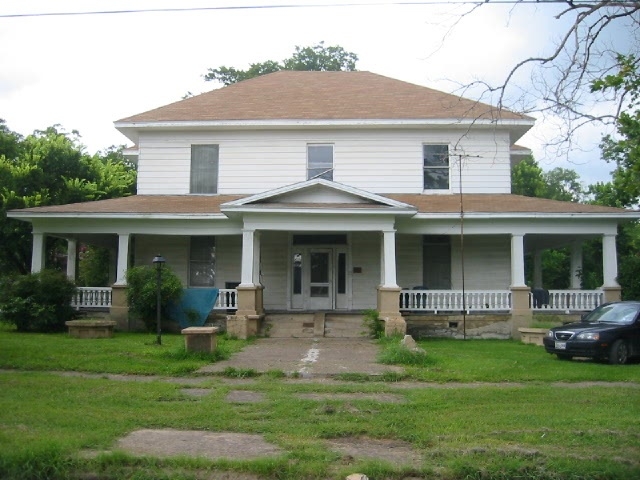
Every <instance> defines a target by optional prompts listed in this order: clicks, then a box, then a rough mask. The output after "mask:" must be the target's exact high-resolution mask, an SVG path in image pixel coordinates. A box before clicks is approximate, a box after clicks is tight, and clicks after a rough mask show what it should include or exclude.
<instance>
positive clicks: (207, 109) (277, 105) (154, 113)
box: [116, 70, 533, 125]
mask: <svg viewBox="0 0 640 480" xmlns="http://www.w3.org/2000/svg"><path fill="white" fill-rule="evenodd" d="M354 119H363V120H367V119H368V120H374V119H375V120H378V119H386V120H409V119H411V120H435V119H439V120H442V119H449V120H451V119H469V120H478V119H483V120H496V119H500V120H524V121H533V118H531V117H527V116H525V115H520V114H517V113H514V112H511V111H509V110H506V109H501V110H498V109H497V108H495V107H493V106H491V105H487V104H485V103H481V102H476V101H473V100H469V99H466V98H462V97H458V96H456V95H451V94H448V93H444V92H440V91H438V90H433V89H431V88H427V87H423V86H419V85H415V84H412V83H408V82H403V81H400V80H396V79H393V78H389V77H385V76H382V75H378V74H375V73H371V72H298V71H286V70H283V71H280V72H276V73H271V74H268V75H263V76H260V77H256V78H253V79H250V80H245V81H243V82H239V83H236V84H233V85H230V86H227V87H222V88H219V89H216V90H212V91H210V92H207V93H203V94H201V95H197V96H195V97H191V98H187V99H185V100H181V101H179V102H175V103H172V104H170V105H166V106H163V107H159V108H156V109H153V110H149V111H147V112H144V113H140V114H137V115H132V116H130V117H126V118H122V119H120V120H118V121H116V125H118V124H130V123H147V122H207V121H209V122H215V121H236V120H237V121H242V120H244V121H248V120H253V121H268V120H354Z"/></svg>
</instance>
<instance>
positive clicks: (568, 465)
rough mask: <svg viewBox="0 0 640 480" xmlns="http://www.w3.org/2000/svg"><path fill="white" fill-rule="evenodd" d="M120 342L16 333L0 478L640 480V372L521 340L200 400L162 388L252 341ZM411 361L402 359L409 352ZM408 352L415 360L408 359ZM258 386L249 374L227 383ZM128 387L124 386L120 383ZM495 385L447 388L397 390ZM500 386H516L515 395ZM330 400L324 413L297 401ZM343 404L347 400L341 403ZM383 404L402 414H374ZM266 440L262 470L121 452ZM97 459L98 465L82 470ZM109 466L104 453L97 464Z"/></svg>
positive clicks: (9, 350)
mask: <svg viewBox="0 0 640 480" xmlns="http://www.w3.org/2000/svg"><path fill="white" fill-rule="evenodd" d="M153 341H154V336H153V335H151V334H149V335H140V334H120V333H118V334H116V336H115V337H114V338H113V339H96V340H83V339H71V338H70V337H68V336H67V335H65V334H47V335H40V334H18V333H16V332H15V331H13V330H11V329H8V328H6V327H5V328H0V367H1V368H5V369H7V368H10V369H11V370H4V371H0V385H1V387H0V445H2V449H0V478H2V479H3V480H4V479H7V480H18V479H20V480H23V479H44V478H46V479H48V480H58V479H60V480H62V479H74V478H75V479H79V478H100V479H103V478H104V479H110V480H119V479H129V478H135V479H167V480H177V479H180V480H186V479H192V480H195V479H204V478H216V476H218V472H226V474H227V476H229V478H233V476H234V475H238V476H239V475H241V474H244V475H256V476H257V477H259V478H261V479H263V480H271V479H273V480H275V479H278V480H294V479H295V480H300V479H302V480H307V479H308V480H328V479H334V478H335V479H338V478H345V477H346V475H347V474H349V473H353V472H354V471H360V472H362V473H365V474H366V475H368V476H369V478H372V479H374V478H376V479H378V478H381V479H382V478H384V479H388V480H396V479H397V480H400V479H403V478H411V477H415V478H430V479H434V480H462V479H465V480H467V479H505V480H506V479H512V478H526V479H530V480H559V479H564V478H573V479H576V480H577V479H587V480H588V479H593V480H618V479H621V480H631V479H635V478H640V460H639V459H640V446H639V444H638V439H639V438H640V424H639V423H638V420H637V419H638V418H640V402H639V401H638V399H639V398H640V389H639V388H638V383H640V364H638V363H636V364H632V365H626V366H621V367H612V366H610V365H606V364H600V363H597V362H582V361H572V362H562V361H558V360H557V359H556V358H555V356H552V355H548V354H546V353H545V352H544V350H543V349H542V348H540V347H536V346H533V345H523V344H521V343H520V342H515V341H497V340H495V341H494V340H467V341H459V340H424V341H420V342H418V345H419V346H420V347H421V348H423V349H424V350H425V351H426V355H422V354H420V355H418V356H416V355H415V354H412V353H411V352H409V354H410V355H409V356H407V352H405V351H402V350H400V349H399V339H393V340H390V339H383V340H381V341H380V345H381V350H382V355H387V357H388V358H389V359H390V360H389V361H391V362H393V363H399V364H401V365H403V366H404V370H405V373H393V372H387V373H385V374H383V375H379V376H370V375H359V374H354V373H345V374H343V375H341V376H340V379H342V380H346V381H348V383H347V382H344V383H340V382H326V383H322V382H318V383H316V382H293V381H290V380H289V379H288V378H284V373H283V372H281V371H272V372H267V373H265V374H262V375H260V376H259V377H257V378H258V380H256V381H252V382H249V383H248V384H247V385H245V384H244V383H241V384H240V385H237V384H234V385H233V386H231V385H230V384H231V383H236V382H228V381H226V380H225V379H224V378H221V377H220V376H211V377H209V378H208V379H207V380H206V388H207V389H208V390H209V393H207V395H205V396H201V397H194V396H190V395H188V394H187V393H186V392H185V391H183V389H184V387H185V385H188V383H187V382H186V381H185V382H184V384H181V383H175V382H168V381H167V382H165V381H161V379H162V376H163V375H169V374H170V375H176V374H185V375H187V374H189V373H191V372H193V371H194V370H195V369H196V368H199V366H201V365H204V364H207V363H210V362H211V361H214V360H215V359H221V358H226V357H225V356H227V355H231V354H232V352H234V351H237V350H239V349H240V348H242V347H243V346H244V345H246V344H247V342H244V341H240V340H233V339H228V338H225V337H222V338H220V342H219V346H220V348H219V353H218V355H220V356H221V357H220V358H212V356H211V355H202V354H194V353H187V352H186V351H184V339H183V338H182V336H181V335H170V334H168V335H163V345H162V346H158V345H155V344H154V343H153ZM403 348H404V347H403ZM404 350H406V349H404ZM51 370H79V371H85V372H104V373H130V374H134V373H145V374H155V375H158V377H157V378H153V379H152V381H145V382H139V381H131V380H130V381H122V379H120V380H118V381H116V380H110V379H109V378H107V377H106V375H105V376H104V377H103V378H100V377H96V376H91V377H90V378H87V377H81V376H69V375H58V374H52V373H51V372H50V371H51ZM224 375H226V376H229V377H232V378H252V377H254V376H256V375H257V372H256V371H255V370H252V369H227V370H226V371H225V372H224ZM125 378H126V377H125ZM406 378H410V379H413V380H416V379H417V380H427V381H429V382H442V383H444V382H451V381H454V382H462V383H470V382H501V383H500V384H499V385H492V384H491V383H484V384H483V383H481V384H480V385H464V384H463V385H456V384H450V385H447V386H446V388H438V386H437V385H435V386H434V385H430V386H427V385H424V384H411V383H404V384H402V385H395V384H394V382H398V381H399V380H403V379H406ZM594 380H600V381H618V382H627V383H628V385H627V386H625V385H624V384H623V385H622V386H619V385H618V386H615V388H613V387H604V386H600V387H599V386H590V387H589V388H583V387H579V386H571V387H560V386H558V385H556V384H555V382H558V381H562V382H567V381H569V382H577V381H594ZM504 382H513V383H512V384H508V383H504ZM236 389H247V390H250V391H254V392H257V393H260V394H261V397H262V398H263V400H262V401H260V402H258V403H230V402H229V401H227V395H228V394H229V392H230V391H232V390H236ZM303 393H307V394H308V393H320V394H323V395H321V396H317V395H316V396H315V397H317V398H318V399H313V398H309V396H306V397H304V396H301V394H303ZM342 394H349V395H342ZM382 395H386V396H387V397H388V396H391V397H393V398H397V399H398V400H399V401H395V402H385V401H381V400H380V401H378V400H377V396H380V399H381V398H382ZM148 428H153V429H159V428H166V429H178V430H203V431H211V432H240V433H251V434H261V435H263V436H264V437H265V439H266V440H267V441H269V442H271V443H273V444H276V445H278V446H279V447H280V448H282V449H283V450H284V451H285V453H284V454H283V455H280V456H278V457H273V458H261V459H258V460H234V459H226V460H216V461H209V460H205V459H190V458H186V457H176V458H153V457H144V458H138V457H133V456H130V455H127V454H125V453H123V452H118V451H114V450H113V449H114V446H115V444H116V442H117V440H118V439H119V438H121V437H123V436H125V435H126V434H128V433H130V432H132V431H134V430H138V429H148ZM336 438H346V439H349V441H351V443H352V444H353V445H354V446H357V445H359V444H362V443H366V440H367V439H374V440H377V441H389V442H404V443H406V444H408V445H410V446H411V448H412V449H413V451H415V452H418V458H419V459H420V461H419V464H418V465H404V464H391V463H388V462H384V461H382V460H380V459H379V458H373V459H372V458H366V457H362V456H358V455H351V454H341V453H339V452H336V451H333V450H331V448H329V446H328V445H327V443H326V441H327V440H329V439H336ZM87 450H89V451H92V452H98V454H97V456H95V455H94V456H91V457H89V456H87V455H86V454H85V452H86V451H87ZM99 452H102V453H99Z"/></svg>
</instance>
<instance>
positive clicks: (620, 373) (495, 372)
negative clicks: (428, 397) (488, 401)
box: [380, 339, 640, 382]
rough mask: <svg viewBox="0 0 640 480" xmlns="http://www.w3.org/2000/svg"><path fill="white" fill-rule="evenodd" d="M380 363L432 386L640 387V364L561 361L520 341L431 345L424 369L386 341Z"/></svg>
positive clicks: (425, 345) (426, 342) (433, 341)
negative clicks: (577, 384) (584, 384)
mask: <svg viewBox="0 0 640 480" xmlns="http://www.w3.org/2000/svg"><path fill="white" fill-rule="evenodd" d="M380 342H381V346H382V352H381V354H380V360H383V359H389V361H392V362H395V361H397V362H398V363H396V364H398V365H403V366H405V374H406V375H407V376H408V377H409V378H411V379H413V380H419V381H427V382H590V381H601V382H640V363H639V362H635V363H632V364H629V365H624V366H622V367H621V368H616V367H613V368H612V366H611V365H608V364H606V363H600V362H597V361H592V360H584V361H582V360H573V361H571V362H566V361H560V360H558V359H557V358H556V356H555V355H549V354H548V353H546V352H545V350H544V348H542V347H539V346H536V345H525V344H522V343H521V342H518V341H515V340H452V339H426V340H420V341H418V342H417V343H418V346H419V347H421V348H422V349H423V350H425V352H426V358H425V359H424V363H422V364H414V365H411V364H409V363H400V362H405V361H407V362H408V361H414V359H412V358H409V359H406V358H404V357H403V353H402V351H400V353H398V343H399V342H393V341H391V340H389V339H382V340H381V341H380Z"/></svg>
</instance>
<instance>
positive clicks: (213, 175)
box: [189, 145, 220, 193]
mask: <svg viewBox="0 0 640 480" xmlns="http://www.w3.org/2000/svg"><path fill="white" fill-rule="evenodd" d="M219 151H220V148H219V146H218V145H191V186H190V190H189V192H190V193H218V156H219V155H218V154H219Z"/></svg>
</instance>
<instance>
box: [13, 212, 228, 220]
mask: <svg viewBox="0 0 640 480" xmlns="http://www.w3.org/2000/svg"><path fill="white" fill-rule="evenodd" d="M7 218H15V219H16V220H23V221H26V222H29V221H32V220H36V219H47V220H52V219H76V220H92V219H94V220H95V219H101V220H132V219H133V220H228V217H227V216H226V215H224V214H223V213H87V212H82V213H73V212H65V213H54V212H21V211H20V210H13V211H9V212H7Z"/></svg>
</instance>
